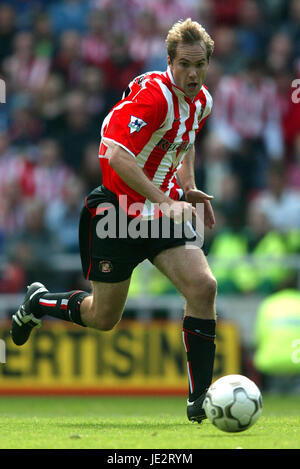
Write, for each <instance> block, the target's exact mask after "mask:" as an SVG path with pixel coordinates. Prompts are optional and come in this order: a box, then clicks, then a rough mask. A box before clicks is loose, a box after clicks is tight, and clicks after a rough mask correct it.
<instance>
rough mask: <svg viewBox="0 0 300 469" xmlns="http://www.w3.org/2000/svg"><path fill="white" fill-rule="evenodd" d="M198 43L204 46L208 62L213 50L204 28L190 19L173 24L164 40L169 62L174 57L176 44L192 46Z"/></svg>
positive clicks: (211, 42) (212, 42) (211, 41)
mask: <svg viewBox="0 0 300 469" xmlns="http://www.w3.org/2000/svg"><path fill="white" fill-rule="evenodd" d="M199 41H203V42H204V44H205V45H206V51H207V60H208V61H209V59H210V56H211V55H212V53H213V50H214V41H213V40H212V38H211V37H210V35H209V34H208V33H207V32H206V30H205V29H204V27H203V26H201V24H199V23H197V21H192V20H191V18H187V19H186V20H184V21H183V20H180V21H178V22H177V23H175V24H174V25H173V26H172V28H171V29H170V30H169V32H168V35H167V38H166V44H167V52H168V55H169V57H170V60H171V62H173V60H174V59H175V57H176V51H177V46H178V44H180V43H181V44H194V43H195V42H199Z"/></svg>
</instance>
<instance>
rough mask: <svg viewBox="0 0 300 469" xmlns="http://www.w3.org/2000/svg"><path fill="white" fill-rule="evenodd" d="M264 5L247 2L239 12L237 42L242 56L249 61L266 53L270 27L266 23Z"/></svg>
mask: <svg viewBox="0 0 300 469" xmlns="http://www.w3.org/2000/svg"><path fill="white" fill-rule="evenodd" d="M262 3H263V2H257V1H256V0H245V1H244V2H243V3H242V4H241V6H240V9H239V11H238V24H237V26H236V29H237V42H238V46H239V51H240V55H243V56H244V57H245V58H247V59H248V60H249V59H252V58H254V57H261V58H262V57H265V53H266V50H265V48H266V45H267V44H268V39H269V36H270V25H269V24H268V23H266V22H265V21H264V16H263V8H262Z"/></svg>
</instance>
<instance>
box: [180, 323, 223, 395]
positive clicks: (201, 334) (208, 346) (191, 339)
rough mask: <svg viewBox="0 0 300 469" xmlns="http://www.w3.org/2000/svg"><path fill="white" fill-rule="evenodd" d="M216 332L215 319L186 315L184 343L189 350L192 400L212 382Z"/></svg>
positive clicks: (188, 363)
mask: <svg viewBox="0 0 300 469" xmlns="http://www.w3.org/2000/svg"><path fill="white" fill-rule="evenodd" d="M215 334H216V321H215V320H214V319H199V318H193V317H191V316H185V318H184V320H183V343H184V347H185V350H186V352H187V368H188V376H189V401H190V402H193V401H194V400H195V399H197V398H198V397H199V396H200V395H201V394H203V393H204V392H205V391H206V390H207V388H209V386H210V384H211V381H212V377H213V367H214V358H215V347H216V346H215Z"/></svg>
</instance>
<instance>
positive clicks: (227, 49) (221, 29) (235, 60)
mask: <svg viewBox="0 0 300 469" xmlns="http://www.w3.org/2000/svg"><path fill="white" fill-rule="evenodd" d="M237 40H238V38H237V32H236V30H235V29H233V28H231V27H229V26H226V25H220V26H218V27H217V28H216V30H215V57H214V60H215V61H216V62H217V63H218V64H219V66H220V67H221V70H222V74H223V75H225V76H226V75H235V74H236V73H237V72H239V71H240V70H241V69H242V68H243V67H244V66H245V60H246V57H243V55H241V54H240V53H239V52H238V41H237Z"/></svg>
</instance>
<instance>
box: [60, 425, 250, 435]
mask: <svg viewBox="0 0 300 469" xmlns="http://www.w3.org/2000/svg"><path fill="white" fill-rule="evenodd" d="M57 426H58V427H60V428H65V429H72V430H78V431H79V430H89V429H90V430H94V431H97V430H98V431H101V430H124V429H126V430H138V429H142V430H143V431H145V430H149V431H151V430H152V431H153V430H155V431H157V432H159V431H163V430H172V431H174V429H175V428H176V427H180V429H185V428H186V429H187V430H190V429H191V428H195V429H199V431H200V430H203V432H205V430H206V429H207V427H206V425H205V424H204V425H203V424H200V425H197V426H196V425H194V424H192V425H191V424H190V423H185V422H183V423H176V424H172V423H159V422H158V423H155V424H154V423H153V424H149V423H147V422H136V423H123V424H122V423H113V422H101V423H71V422H70V423H58V424H57ZM215 430H216V432H217V433H216V434H213V433H212V434H211V433H209V434H203V433H202V434H201V438H209V439H211V438H222V437H223V438H231V439H232V438H234V437H236V438H237V437H238V438H241V437H242V438H249V437H250V438H257V437H258V436H259V435H258V434H257V433H247V431H245V432H237V433H225V432H222V431H218V430H217V429H215Z"/></svg>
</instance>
